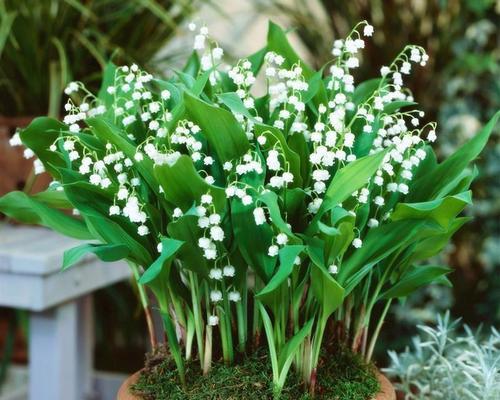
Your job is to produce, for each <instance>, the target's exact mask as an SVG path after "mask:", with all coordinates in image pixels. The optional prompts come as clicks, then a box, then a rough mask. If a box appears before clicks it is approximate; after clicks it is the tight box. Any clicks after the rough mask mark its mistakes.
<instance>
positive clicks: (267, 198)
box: [257, 191, 295, 237]
mask: <svg viewBox="0 0 500 400" xmlns="http://www.w3.org/2000/svg"><path fill="white" fill-rule="evenodd" d="M257 200H258V201H259V202H262V203H264V204H265V205H266V206H267V210H268V211H269V216H270V217H271V220H272V222H271V223H272V224H273V225H274V226H276V228H278V229H279V230H280V231H281V232H283V233H286V234H287V235H288V236H292V237H295V235H294V234H293V232H292V230H291V229H290V227H289V226H288V225H287V223H286V221H285V220H284V219H283V217H282V216H281V209H280V205H279V204H278V201H279V198H278V195H277V194H276V193H274V192H271V191H268V192H264V193H262V194H261V195H260V196H259V197H258V198H257Z"/></svg>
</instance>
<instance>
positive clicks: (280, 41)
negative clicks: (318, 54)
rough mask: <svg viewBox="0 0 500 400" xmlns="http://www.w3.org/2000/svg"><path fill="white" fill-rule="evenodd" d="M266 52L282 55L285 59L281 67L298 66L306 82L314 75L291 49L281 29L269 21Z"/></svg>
mask: <svg viewBox="0 0 500 400" xmlns="http://www.w3.org/2000/svg"><path fill="white" fill-rule="evenodd" d="M267 51H274V52H275V53H277V54H280V55H282V56H283V57H284V58H285V61H284V62H283V67H286V68H291V67H292V66H293V65H294V64H300V66H301V67H302V73H303V75H304V77H305V78H306V79H307V80H309V79H311V77H312V75H313V74H314V70H313V69H312V68H311V67H309V66H308V65H307V64H306V63H305V62H304V61H303V60H301V59H300V57H299V56H298V55H297V53H296V52H295V50H294V49H293V47H292V46H291V45H290V43H289V42H288V39H287V38H286V34H285V32H284V31H283V29H281V28H280V27H279V26H278V25H276V24H275V23H274V22H271V21H269V27H268V31H267Z"/></svg>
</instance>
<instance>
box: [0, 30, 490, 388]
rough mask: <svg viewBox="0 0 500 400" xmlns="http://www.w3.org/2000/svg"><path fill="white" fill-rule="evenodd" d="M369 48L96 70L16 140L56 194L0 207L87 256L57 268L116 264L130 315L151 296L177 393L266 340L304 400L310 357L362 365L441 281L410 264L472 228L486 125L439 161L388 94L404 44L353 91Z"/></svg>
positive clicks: (343, 45)
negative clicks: (313, 63) (133, 291)
mask: <svg viewBox="0 0 500 400" xmlns="http://www.w3.org/2000/svg"><path fill="white" fill-rule="evenodd" d="M191 28H193V29H195V27H194V26H191ZM372 33H373V28H372V27H371V26H370V25H369V24H367V23H365V22H362V23H360V24H358V25H357V26H356V27H355V28H354V30H353V31H352V32H351V34H350V35H349V36H348V37H347V38H346V39H345V40H337V41H335V43H334V46H333V50H332V54H333V56H332V57H333V58H332V61H331V62H330V63H328V64H327V65H325V67H324V68H322V69H321V70H320V71H314V70H312V69H311V68H310V67H308V65H307V64H306V63H304V62H303V61H302V60H300V59H299V57H298V56H297V54H296V53H295V52H294V50H293V49H292V47H291V46H290V44H289V43H288V41H287V39H286V35H285V34H284V32H283V31H282V30H281V29H280V28H279V27H278V26H276V25H274V24H272V23H271V24H270V26H269V34H268V42H267V45H266V46H265V47H264V48H263V49H262V50H261V51H259V52H257V53H255V54H252V55H251V56H249V57H248V58H245V59H241V60H240V61H238V62H237V63H236V64H235V65H232V66H227V65H225V64H224V63H223V62H222V57H223V50H222V49H221V48H219V47H218V45H217V44H216V43H215V42H214V41H213V39H211V38H210V36H209V35H208V32H207V29H206V28H205V27H201V29H199V32H197V35H196V37H195V45H194V47H195V52H194V53H193V55H192V56H191V57H190V59H189V60H188V62H187V64H186V67H185V68H184V69H183V70H182V71H177V70H174V71H173V73H172V78H171V79H170V80H159V79H155V78H154V77H153V76H151V75H150V74H148V73H147V72H144V71H142V70H141V69H139V68H138V67H137V66H136V65H132V66H130V67H126V66H125V67H123V66H122V67H115V66H113V65H110V66H109V67H108V69H107V72H106V74H105V79H104V83H103V87H102V89H101V91H100V92H99V94H98V95H97V96H96V95H94V94H92V93H90V92H88V91H87V90H86V89H85V88H84V87H83V85H82V84H80V83H78V82H75V83H72V84H70V85H69V87H68V88H67V90H66V93H67V94H69V95H70V99H69V100H68V102H67V104H66V111H67V115H66V116H65V117H64V120H63V122H59V121H57V120H54V119H49V118H39V119H36V120H34V121H33V123H32V124H31V125H30V126H29V127H28V128H26V129H24V130H23V131H22V132H21V133H20V135H19V136H16V137H14V139H13V142H14V144H21V143H22V144H24V145H25V146H26V147H27V149H26V152H25V154H26V156H27V157H31V156H36V159H35V166H36V169H37V171H39V172H41V171H44V170H45V171H48V172H49V173H50V174H51V175H52V176H53V178H54V182H53V184H52V185H51V186H50V188H49V189H48V190H47V191H45V192H43V193H39V194H37V195H34V196H32V197H28V196H27V195H25V194H23V193H20V192H13V193H10V194H8V195H7V196H5V197H4V198H2V199H0V208H1V209H2V211H3V212H4V213H6V214H7V215H9V216H11V217H14V218H18V219H20V220H21V221H24V222H30V223H39V224H42V225H45V226H48V227H51V228H53V229H55V230H57V231H59V232H62V233H63V234H66V235H69V236H72V237H76V238H79V239H82V240H88V241H91V242H90V243H87V244H83V245H82V246H79V247H77V248H75V249H72V250H69V251H67V252H66V255H65V260H64V268H68V267H70V266H71V265H73V264H75V263H76V262H77V261H78V260H79V259H80V258H81V257H82V256H83V255H84V254H86V253H88V252H92V253H95V254H96V255H97V256H98V257H100V258H101V259H103V260H105V261H114V260H119V259H124V258H125V259H127V260H128V261H129V263H130V265H131V268H132V270H133V271H134V274H135V277H136V279H137V280H138V283H139V287H140V288H141V294H142V297H141V298H142V301H143V304H144V306H145V308H148V300H147V296H146V294H145V291H146V290H148V288H149V290H151V291H152V292H153V293H154V295H155V297H156V299H157V302H158V305H159V309H160V311H161V313H162V316H163V320H164V327H165V332H166V336H167V338H168V342H169V346H170V350H171V353H172V356H173V358H174V360H175V362H176V364H177V367H178V371H179V375H180V378H181V380H182V381H184V375H185V372H184V371H185V368H184V365H185V361H186V360H189V359H192V358H195V359H196V360H199V362H200V365H201V368H202V369H203V371H204V372H205V373H208V372H209V370H210V366H211V364H212V362H213V361H214V360H215V358H216V357H218V356H219V355H221V356H222V358H223V360H224V362H225V363H226V364H231V363H233V362H234V360H235V355H237V354H238V353H245V352H248V351H250V350H251V349H254V348H255V342H256V341H257V342H258V338H259V337H260V336H261V335H262V334H265V337H266V339H267V344H268V349H269V360H270V362H271V364H272V371H273V382H274V389H275V393H276V395H277V396H279V393H280V391H281V389H282V388H283V386H284V384H285V380H286V377H287V374H288V372H289V371H290V368H294V369H295V370H296V371H297V373H298V374H299V375H300V376H302V377H303V380H304V382H305V383H306V384H307V385H308V386H309V389H310V391H311V392H314V387H315V383H316V370H317V367H318V362H319V359H320V357H323V356H324V357H328V354H324V353H325V349H324V346H323V347H322V344H324V343H325V342H326V341H328V342H331V341H337V342H338V343H342V344H344V345H348V346H350V347H351V348H352V350H353V351H355V352H359V353H361V354H362V355H363V356H364V357H365V358H366V360H370V359H371V357H372V354H373V350H374V346H375V344H376V341H377V337H378V335H379V332H380V329H381V327H382V324H383V321H384V317H385V316H386V314H387V311H388V309H389V307H390V305H391V302H392V301H393V300H394V299H399V298H404V297H405V296H407V295H408V294H409V293H411V292H412V291H414V290H415V289H417V288H419V287H420V286H422V285H425V284H429V283H431V282H436V281H437V282H441V283H444V284H447V283H449V282H448V280H447V279H446V274H448V273H449V272H450V269H449V268H448V267H445V266H440V265H427V264H425V260H426V259H428V258H429V257H431V256H433V255H434V254H436V253H438V252H439V251H440V250H441V249H442V248H443V247H444V246H445V245H446V243H447V242H448V240H449V238H450V236H451V235H453V233H454V232H456V231H457V230H458V229H459V228H460V227H461V226H462V225H463V224H464V223H466V222H467V221H468V218H464V217H459V216H458V215H459V214H460V212H461V211H462V210H463V209H464V207H465V206H466V205H467V204H469V203H470V202H471V192H470V191H469V190H468V188H469V186H470V184H471V181H472V180H473V179H474V177H475V176H476V174H477V171H476V170H475V169H474V168H473V167H472V168H469V164H470V162H471V161H472V160H473V159H474V158H476V157H477V156H478V154H479V153H480V151H481V149H482V148H483V146H484V145H485V143H486V141H487V139H488V136H489V134H490V132H491V130H492V127H493V126H494V125H495V123H496V120H497V119H498V114H497V115H496V116H495V118H494V119H493V120H491V121H490V122H489V123H488V124H487V125H486V126H485V128H484V129H483V130H482V131H481V132H479V133H478V134H477V135H476V136H474V137H473V138H472V139H471V140H470V141H469V142H468V143H467V144H465V145H464V146H463V147H461V148H460V149H459V150H458V151H457V152H456V153H455V154H453V155H452V156H451V157H449V158H448V159H447V160H445V161H444V162H442V163H437V161H436V156H435V154H434V152H433V151H432V149H431V147H429V142H433V141H434V140H435V139H436V132H435V125H434V124H423V123H421V122H420V121H421V119H422V117H423V115H422V112H420V111H418V110H416V109H414V106H415V103H414V102H413V98H412V96H411V94H410V92H409V91H408V90H407V89H405V88H404V86H403V78H405V77H406V76H407V75H408V74H409V73H410V72H411V70H412V69H414V68H420V67H421V66H424V65H425V63H426V61H427V55H426V53H425V51H424V50H423V49H422V48H420V47H418V46H407V47H405V48H404V49H403V50H402V51H401V53H400V54H399V55H397V57H396V59H395V60H394V61H393V62H392V63H391V64H390V65H388V66H384V67H383V68H382V69H381V71H380V77H378V78H375V79H372V80H369V81H366V82H363V83H360V84H358V85H356V83H355V80H354V77H353V72H354V71H355V69H356V67H358V65H359V60H360V58H359V52H360V50H361V49H362V48H363V47H364V45H365V43H364V36H371V35H372ZM58 209H73V210H74V212H73V214H74V215H70V213H68V212H62V211H60V210H58ZM376 307H377V310H380V311H378V312H376V313H375V314H376V315H377V318H374V309H375V308H376Z"/></svg>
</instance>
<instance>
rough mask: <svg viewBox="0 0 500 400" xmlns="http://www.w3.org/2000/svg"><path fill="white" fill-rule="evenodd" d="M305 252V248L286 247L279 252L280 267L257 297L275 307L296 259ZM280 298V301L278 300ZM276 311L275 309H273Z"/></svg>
mask: <svg viewBox="0 0 500 400" xmlns="http://www.w3.org/2000/svg"><path fill="white" fill-rule="evenodd" d="M303 250H304V246H297V245H295V246H294V245H292V246H284V247H283V248H282V249H281V250H280V251H279V265H278V270H277V271H276V272H275V273H274V275H273V277H272V278H271V280H270V281H269V283H268V284H267V285H266V286H265V287H264V288H263V289H262V290H261V291H260V292H259V293H257V294H256V297H257V298H258V299H259V300H260V301H262V302H263V303H265V304H266V305H268V306H270V307H271V308H273V307H275V306H276V304H277V300H278V302H279V296H277V295H276V289H278V288H279V287H280V286H281V284H282V283H283V282H285V281H286V280H287V279H288V277H289V276H290V274H291V273H292V270H293V266H294V262H295V258H296V257H297V256H298V255H299V254H300V253H301V252H302V251H303ZM276 297H278V299H277V298H276ZM273 309H274V308H273Z"/></svg>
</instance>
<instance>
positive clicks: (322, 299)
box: [311, 262, 344, 319]
mask: <svg viewBox="0 0 500 400" xmlns="http://www.w3.org/2000/svg"><path fill="white" fill-rule="evenodd" d="M311 287H312V291H313V294H314V297H316V299H317V301H318V303H319V304H320V305H321V313H322V315H323V319H326V318H328V317H329V316H330V315H331V314H332V313H333V312H334V311H335V310H336V309H337V308H338V307H339V306H340V305H341V304H342V301H343V300H344V289H343V288H342V286H340V285H339V284H338V283H337V281H336V280H335V279H333V277H332V276H331V275H330V274H329V273H328V272H327V271H326V270H325V269H324V268H323V267H322V266H320V265H318V264H317V263H314V262H313V263H312V269H311Z"/></svg>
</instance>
